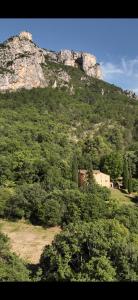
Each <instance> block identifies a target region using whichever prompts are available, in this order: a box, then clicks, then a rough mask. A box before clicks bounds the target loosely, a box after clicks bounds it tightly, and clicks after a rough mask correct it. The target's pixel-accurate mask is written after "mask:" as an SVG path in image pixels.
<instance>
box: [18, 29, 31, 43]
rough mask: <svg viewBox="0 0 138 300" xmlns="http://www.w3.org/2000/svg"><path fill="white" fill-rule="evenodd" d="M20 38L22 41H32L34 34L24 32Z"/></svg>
mask: <svg viewBox="0 0 138 300" xmlns="http://www.w3.org/2000/svg"><path fill="white" fill-rule="evenodd" d="M19 38H20V39H26V40H29V41H32V34H31V33H30V32H28V31H22V32H20V34H19Z"/></svg>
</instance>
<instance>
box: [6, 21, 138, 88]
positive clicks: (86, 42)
mask: <svg viewBox="0 0 138 300" xmlns="http://www.w3.org/2000/svg"><path fill="white" fill-rule="evenodd" d="M24 30H27V31H30V32H31V33H32V35H33V40H34V42H36V43H37V44H38V45H39V46H40V47H42V48H47V49H51V50H56V51H58V50H61V49H72V50H78V51H85V52H89V53H92V54H94V55H95V56H96V57H97V62H99V63H101V66H102V69H103V76H104V80H105V81H108V82H110V83H114V84H116V85H118V86H120V87H122V88H123V89H131V90H134V91H135V92H136V93H137V94H138V19H0V42H3V41H4V40H6V39H7V38H8V37H10V36H12V35H16V34H18V33H19V32H20V31H24Z"/></svg>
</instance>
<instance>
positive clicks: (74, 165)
mask: <svg viewBox="0 0 138 300" xmlns="http://www.w3.org/2000/svg"><path fill="white" fill-rule="evenodd" d="M72 181H74V182H75V183H76V184H77V186H78V160H77V156H76V154H74V155H73V160H72Z"/></svg>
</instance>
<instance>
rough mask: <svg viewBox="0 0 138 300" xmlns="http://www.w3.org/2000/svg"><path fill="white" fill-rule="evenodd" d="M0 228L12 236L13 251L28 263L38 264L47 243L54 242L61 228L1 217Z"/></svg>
mask: <svg viewBox="0 0 138 300" xmlns="http://www.w3.org/2000/svg"><path fill="white" fill-rule="evenodd" d="M0 230H1V232H3V233H4V234H6V235H7V236H8V237H9V238H10V245H11V251H12V252H15V253H16V254H17V255H19V256H20V257H21V258H22V259H24V260H25V261H26V262H28V263H32V264H37V263H38V262H39V258H40V255H41V253H42V251H43V248H44V246H45V245H49V244H51V243H52V241H53V239H54V237H55V235H56V234H58V233H59V232H60V231H61V229H60V228H59V227H57V226H55V227H51V228H47V229H44V228H43V227H41V226H33V225H31V224H28V223H26V222H25V221H18V222H11V221H7V220H2V219H0Z"/></svg>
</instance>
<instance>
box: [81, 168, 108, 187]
mask: <svg viewBox="0 0 138 300" xmlns="http://www.w3.org/2000/svg"><path fill="white" fill-rule="evenodd" d="M87 176H88V175H87V170H79V171H78V179H79V186H82V185H83V184H84V183H87ZM93 176H94V178H95V181H96V183H98V184H99V185H101V186H105V187H107V188H110V187H112V186H113V185H112V182H111V181H110V175H108V174H105V173H102V172H101V171H100V170H93Z"/></svg>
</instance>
